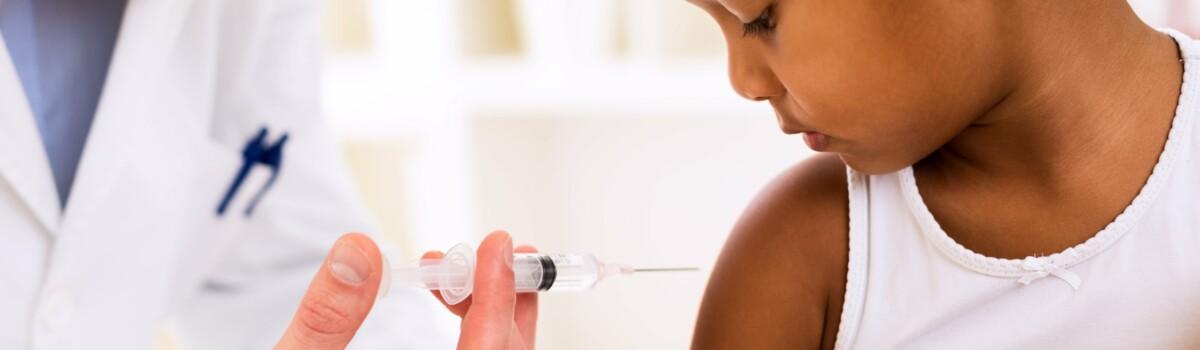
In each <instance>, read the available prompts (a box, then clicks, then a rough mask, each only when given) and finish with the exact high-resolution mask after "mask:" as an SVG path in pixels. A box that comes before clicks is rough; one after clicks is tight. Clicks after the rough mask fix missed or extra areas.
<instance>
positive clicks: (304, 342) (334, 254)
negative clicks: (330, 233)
mask: <svg viewBox="0 0 1200 350" xmlns="http://www.w3.org/2000/svg"><path fill="white" fill-rule="evenodd" d="M380 276H382V258H381V257H380V254H379V247H377V246H376V245H375V242H373V241H371V239H370V238H368V237H367V236H366V235H363V234H359V233H350V234H346V235H344V236H342V237H341V238H339V239H338V240H337V242H336V243H334V244H333V249H331V250H330V251H329V256H327V257H325V262H324V263H323V264H321V268H320V269H319V270H317V275H316V276H314V277H313V280H312V283H311V284H309V286H308V292H306V293H305V294H304V299H303V300H301V301H300V308H299V309H297V310H296V315H295V316H293V317H292V323H291V324H290V325H288V329H287V331H286V332H284V334H283V338H282V339H280V340H279V344H277V345H276V346H275V348H276V349H343V348H345V347H346V344H349V343H350V339H351V338H353V337H354V333H355V332H357V331H358V327H359V326H360V325H362V322H363V319H365V318H366V317H367V313H368V312H370V311H371V306H372V305H374V304H375V297H376V292H377V291H378V290H379V283H380Z"/></svg>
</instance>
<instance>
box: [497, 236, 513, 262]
mask: <svg viewBox="0 0 1200 350" xmlns="http://www.w3.org/2000/svg"><path fill="white" fill-rule="evenodd" d="M505 236H507V238H505V240H506V241H507V242H504V249H503V250H501V251H500V252H501V253H503V254H502V255H503V256H504V266H508V269H509V270H511V269H512V265H513V243H512V236H510V235H505Z"/></svg>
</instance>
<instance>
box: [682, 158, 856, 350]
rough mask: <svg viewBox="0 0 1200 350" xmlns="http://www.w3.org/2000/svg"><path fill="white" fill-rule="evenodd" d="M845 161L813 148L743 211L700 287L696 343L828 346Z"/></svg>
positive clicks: (837, 310) (842, 241)
mask: <svg viewBox="0 0 1200 350" xmlns="http://www.w3.org/2000/svg"><path fill="white" fill-rule="evenodd" d="M846 187H847V186H846V170H845V166H844V165H843V163H842V162H841V160H840V159H838V158H837V157H836V156H834V155H818V156H816V157H813V158H810V159H808V160H805V161H804V162H801V163H800V164H797V165H796V166H794V167H792V168H791V169H789V170H787V171H786V172H784V173H783V175H781V176H779V177H778V178H776V179H775V180H774V181H772V182H771V184H770V185H768V186H767V187H766V189H764V190H763V191H762V192H761V193H760V194H759V195H758V197H757V198H756V199H755V200H754V202H753V203H751V204H750V206H749V207H748V208H747V209H746V211H745V212H744V213H743V214H742V217H741V219H740V220H739V221H738V224H737V225H736V227H735V228H734V230H733V233H732V234H731V235H730V237H729V239H728V241H727V242H726V243H725V248H724V250H723V251H722V252H721V257H720V259H719V260H718V262H717V265H716V267H715V268H714V270H713V273H712V277H711V279H710V281H709V284H708V289H707V290H706V291H705V296H704V302H703V305H702V307H701V310H700V315H699V318H698V320H697V325H696V333H695V339H694V342H693V347H694V348H698V349H709V348H714V349H723V348H781V347H783V348H801V347H803V348H812V347H816V346H821V347H823V348H829V347H831V346H832V344H833V340H834V336H835V335H836V331H837V325H838V318H839V317H840V315H841V307H842V303H841V301H842V298H843V294H844V293H843V291H844V290H845V284H846V282H845V281H846V279H845V278H846V259H847V249H848V231H849V228H848V205H847V190H846Z"/></svg>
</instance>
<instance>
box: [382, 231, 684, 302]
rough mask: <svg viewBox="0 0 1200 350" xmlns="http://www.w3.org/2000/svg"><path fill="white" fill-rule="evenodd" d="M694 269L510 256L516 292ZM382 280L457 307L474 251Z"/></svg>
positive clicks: (459, 248) (449, 254)
mask: <svg viewBox="0 0 1200 350" xmlns="http://www.w3.org/2000/svg"><path fill="white" fill-rule="evenodd" d="M696 270H698V269H696V268H694V267H689V268H654V269H635V268H633V267H630V266H628V265H622V264H612V263H605V262H602V261H600V260H598V259H596V257H594V256H592V255H574V254H522V253H517V254H513V275H514V278H515V279H516V280H515V282H516V288H517V293H532V292H542V291H578V290H587V289H591V288H592V287H593V286H595V285H596V282H599V281H600V280H603V279H605V278H609V277H612V276H617V275H630V274H633V273H635V272H660V271H696ZM386 278H388V279H390V281H386V280H385V281H384V286H385V288H391V287H410V288H422V289H429V290H437V291H439V292H440V293H441V294H442V298H443V299H445V300H446V303H447V304H450V305H454V304H458V303H459V302H462V301H463V300H464V299H466V298H467V296H470V295H471V292H472V290H474V281H475V250H474V249H472V248H471V246H470V245H468V244H466V243H459V244H458V245H455V246H454V247H452V248H450V250H449V251H446V255H445V256H443V257H442V258H441V259H421V260H418V261H417V263H416V266H404V265H392V266H391V271H390V273H389V276H387V277H386ZM384 293H386V291H385V292H384Z"/></svg>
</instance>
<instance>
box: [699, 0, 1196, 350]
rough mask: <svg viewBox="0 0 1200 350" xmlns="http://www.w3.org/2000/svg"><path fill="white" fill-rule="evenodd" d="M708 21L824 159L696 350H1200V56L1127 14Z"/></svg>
mask: <svg viewBox="0 0 1200 350" xmlns="http://www.w3.org/2000/svg"><path fill="white" fill-rule="evenodd" d="M691 1H692V2H693V3H695V4H696V5H698V6H699V7H701V8H703V9H704V10H705V11H707V12H708V13H709V14H711V15H712V16H713V17H714V18H715V19H716V21H717V23H718V24H719V25H720V27H721V29H722V31H723V32H724V34H725V39H726V42H727V45H728V49H729V67H730V68H729V71H730V72H729V73H730V78H731V80H732V83H733V86H734V89H735V90H737V92H738V93H739V94H741V95H742V96H744V97H746V98H748V99H751V100H755V101H767V102H770V103H771V105H772V106H773V107H774V108H775V111H776V117H777V118H778V120H779V125H780V128H781V129H783V131H784V132H785V133H789V134H797V133H799V134H803V137H804V140H805V141H806V143H807V144H808V146H809V147H811V148H812V149H813V150H815V151H818V152H822V154H821V155H818V156H815V157H813V158H811V159H808V160H806V161H804V162H802V163H800V164H799V165H797V166H795V167H794V168H792V169H791V170H789V171H787V172H785V173H784V174H783V175H782V176H780V177H779V178H778V179H777V180H776V181H774V182H773V183H772V184H771V185H770V186H768V187H767V188H766V189H765V190H764V191H763V193H762V194H761V195H760V196H759V198H758V199H757V200H755V202H754V203H753V204H752V205H751V206H750V207H749V209H747V210H746V212H745V214H744V216H743V217H742V219H741V220H740V222H739V223H738V225H737V226H736V228H735V229H734V232H733V234H732V235H731V236H730V238H729V241H728V242H727V244H726V246H725V249H724V251H723V253H722V254H721V257H720V260H719V262H718V264H717V267H716V269H715V270H714V271H713V275H712V279H711V281H710V282H709V286H708V290H707V291H706V294H705V297H704V302H703V305H702V306H701V310H700V316H699V319H698V321H697V326H696V334H695V338H694V343H693V346H694V347H695V348H698V349H709V348H720V349H810V348H818V347H819V348H823V349H828V348H836V349H851V348H857V349H887V348H923V349H924V348H937V349H965V348H971V349H980V348H995V349H1013V348H1050V349H1057V348H1139V349H1141V348H1200V336H1198V335H1200V231H1197V228H1198V227H1200V160H1197V159H1196V157H1197V156H1200V138H1197V136H1196V133H1197V130H1196V129H1197V128H1198V127H1200V126H1198V125H1197V122H1198V121H1197V120H1196V119H1197V118H1200V85H1198V84H1200V45H1197V44H1196V43H1194V42H1192V40H1191V39H1189V38H1187V37H1185V36H1184V35H1183V34H1180V33H1177V32H1173V31H1163V32H1159V31H1156V30H1154V29H1152V28H1149V27H1148V26H1146V25H1145V24H1144V23H1142V22H1141V21H1140V20H1139V19H1138V18H1137V16H1136V15H1135V14H1134V13H1133V11H1132V10H1131V9H1130V8H1129V6H1128V4H1127V3H1126V2H1125V1H1124V0H1086V1H1085V0H1056V1H1055V0H970V1H968V0H940V1H939V0H910V1H885V0H837V1H817V0H691Z"/></svg>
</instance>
